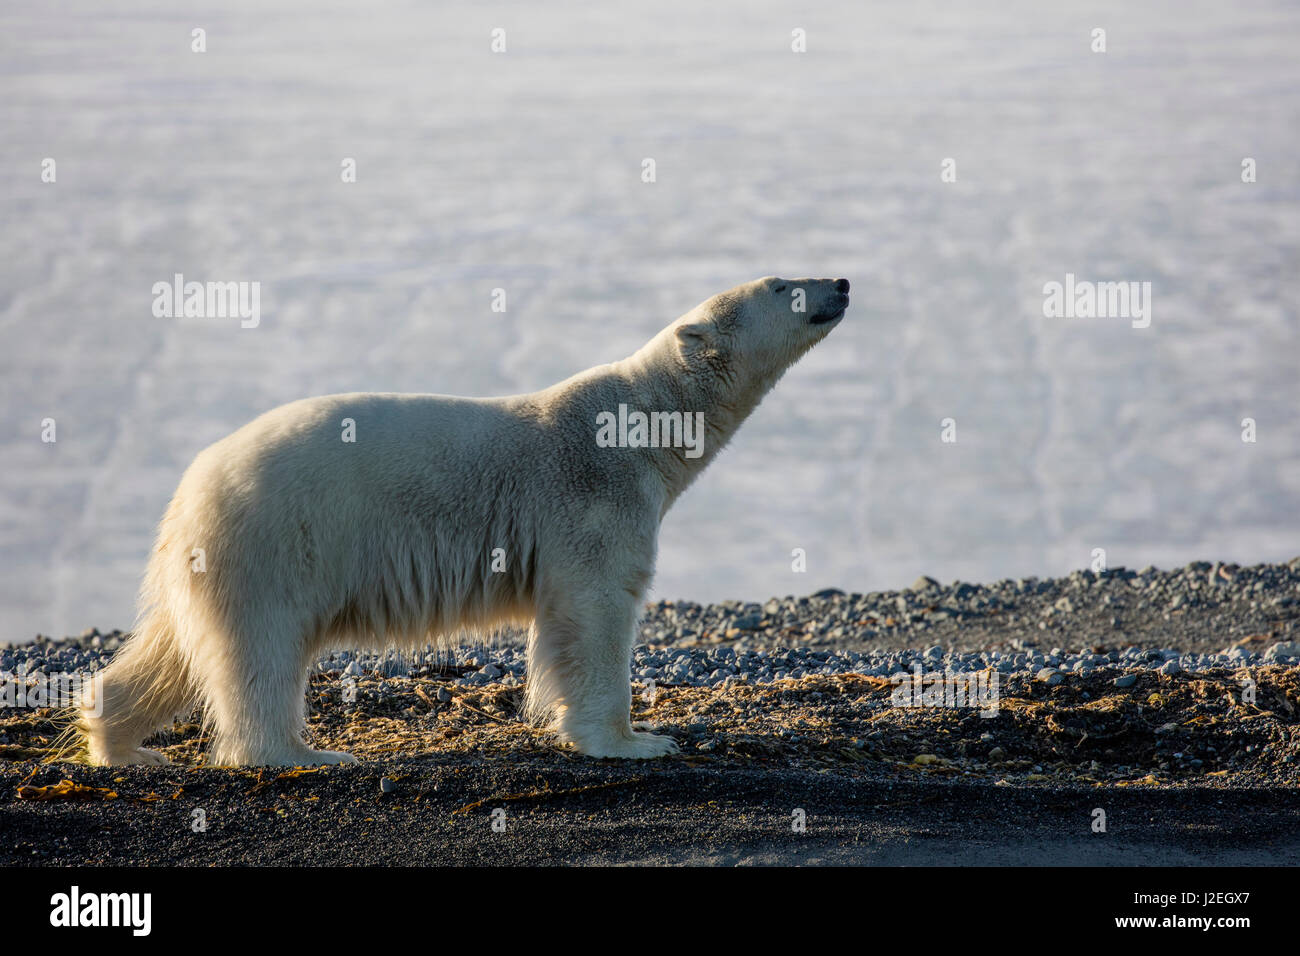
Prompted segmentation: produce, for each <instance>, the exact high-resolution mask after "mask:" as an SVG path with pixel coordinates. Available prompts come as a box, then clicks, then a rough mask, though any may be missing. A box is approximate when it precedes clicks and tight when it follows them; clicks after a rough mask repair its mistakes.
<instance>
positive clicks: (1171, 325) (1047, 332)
mask: <svg viewBox="0 0 1300 956" xmlns="http://www.w3.org/2000/svg"><path fill="white" fill-rule="evenodd" d="M196 27H201V28H203V29H204V30H206V40H207V52H205V53H194V52H192V51H191V31H192V30H193V29H194V28H196ZM1098 27H1100V28H1102V29H1104V30H1105V31H1106V51H1105V52H1104V53H1098V52H1093V50H1092V49H1091V46H1092V43H1093V41H1092V30H1093V29H1094V28H1098ZM494 28H502V29H504V30H505V37H506V51H505V52H504V53H493V52H492V51H491V49H490V44H491V31H492V30H493V29H494ZM796 28H798V29H803V30H805V31H806V37H807V52H805V53H796V52H793V51H792V49H791V43H792V31H793V30H795V29H796ZM1298 47H1300V6H1298V5H1296V4H1295V3H1288V2H1281V0H1240V2H1235V3H1233V4H1230V5H1225V4H1222V3H1217V2H1204V0H1193V2H1143V3H1140V4H1134V3H1130V2H1127V0H1125V2H1112V3H1086V4H1085V3H1077V2H1064V3H1061V2H1057V3H1050V4H1044V3H1038V2H1024V3H1021V2H1000V3H996V4H989V5H979V6H978V7H976V5H973V4H970V3H967V2H964V0H962V2H957V0H954V2H927V0H921V2H913V3H907V4H883V3H881V4H864V3H861V2H844V3H819V4H816V5H805V4H780V3H776V4H774V3H731V2H726V3H723V2H711V3H699V2H696V0H691V2H685V3H679V2H656V3H653V4H618V5H615V4H609V3H600V2H587V3H565V4H527V3H522V2H512V3H438V4H427V3H415V2H407V3H392V4H382V5H374V6H371V5H366V4H358V3H339V2H334V0H326V2H317V3H297V4H260V3H252V2H236V3H224V4H221V5H219V6H211V7H207V8H204V9H202V10H201V12H200V11H196V12H193V13H191V12H187V11H184V10H178V9H177V5H175V4H172V3H164V2H161V0H148V2H139V3H132V4H116V3H100V2H84V3H65V2H48V3H40V4H24V5H19V4H5V5H4V6H3V7H2V8H0V168H2V170H3V188H2V189H0V203H2V204H3V205H2V206H0V209H2V210H3V218H2V222H3V229H2V230H0V244H2V245H0V396H2V397H0V412H2V414H0V456H2V458H3V468H2V469H0V482H2V483H3V492H2V494H0V639H11V640H19V639H25V638H29V637H30V636H32V635H33V634H35V633H36V632H38V631H39V632H42V633H53V634H63V633H74V632H77V631H80V630H82V629H84V628H86V627H89V626H92V625H94V626H98V627H101V628H111V627H127V626H129V624H130V620H131V614H132V604H133V596H134V591H135V587H136V584H137V581H138V578H139V575H140V572H141V569H142V567H143V564H144V561H145V558H146V556H147V553H148V549H149V545H150V541H151V537H152V534H153V528H154V525H155V523H156V521H157V519H158V517H159V516H160V515H161V513H162V510H163V508H164V506H165V504H166V502H167V499H168V497H169V495H170V494H171V492H172V490H173V489H174V487H175V485H176V482H177V480H178V478H179V476H180V474H181V472H182V470H183V469H184V468H185V466H186V465H187V464H188V462H189V461H190V460H191V459H192V458H193V456H194V455H195V453H196V452H198V451H199V450H200V449H201V448H203V447H204V446H206V445H208V444H209V443H211V442H212V441H214V440H216V439H218V438H221V437H222V436H224V435H226V434H228V433H229V432H230V431H232V430H234V429H235V428H237V427H238V426H240V425H242V424H243V423H245V422H246V421H248V420H249V419H251V418H253V417H254V416H256V415H258V414H260V413H261V412H263V411H265V410H267V409H269V408H271V407H273V406H275V405H278V404H280V403H283V402H286V401H289V400H292V399H295V398H300V397H304V396H307V395H317V394H324V393H329V392H341V391H350V390H382V391H426V392H442V393H451V394H465V395H493V394H507V393H515V392H523V391H531V390H533V389H536V388H539V387H542V386H545V385H548V384H551V383H552V382H555V381H558V380H559V379H561V378H564V377H566V376H568V375H570V374H572V373H573V372H576V371H579V370H581V369H584V368H586V367H588V366H591V365H594V364H597V363H601V362H605V361H609V360H612V359H615V358H619V357H621V356H623V355H625V354H627V353H629V352H631V351H632V350H634V349H635V348H636V347H638V346H639V345H640V344H641V343H642V342H643V341H644V340H646V339H647V338H649V337H650V336H651V335H652V334H653V333H654V332H655V331H657V330H658V329H659V328H660V327H662V326H663V325H664V324H666V323H667V322H668V321H670V320H671V319H673V318H674V317H676V316H677V315H679V314H680V313H682V312H684V311H686V310H687V309H688V308H690V307H691V306H692V305H694V304H695V303H697V302H699V301H700V300H702V299H704V298H706V297H708V296H709V295H711V294H713V293H714V292H717V291H720V290H722V289H725V288H728V287H730V286H732V285H735V284H737V283H739V282H742V281H746V280H748V279H751V278H754V277H757V276H761V275H765V274H778V275H786V276H802V275H822V276H846V277H848V278H849V279H851V280H852V283H853V305H852V307H851V309H850V311H849V314H848V316H847V318H846V319H845V321H844V322H843V323H842V324H841V325H840V327H839V328H837V329H836V330H835V331H834V333H833V334H832V335H831V336H830V337H829V338H828V339H827V340H826V341H825V342H824V343H823V344H822V345H821V346H819V347H818V348H817V349H816V350H814V351H813V352H812V353H810V354H809V355H808V356H807V357H806V358H805V359H804V360H803V361H802V362H801V363H800V364H799V365H797V366H796V367H795V368H794V369H792V370H791V371H790V372H789V373H788V374H787V376H786V377H785V378H784V379H783V380H782V382H781V383H780V385H779V386H778V388H777V389H776V390H775V391H774V392H773V394H771V395H770V396H769V397H768V398H767V400H766V401H765V403H764V404H763V405H762V406H761V407H760V408H759V410H758V411H757V413H756V414H755V415H754V417H753V418H752V419H751V420H750V421H749V422H748V423H747V424H746V425H745V427H744V428H743V429H742V430H741V431H740V433H739V434H738V436H737V438H736V439H735V441H734V442H733V444H732V445H731V447H730V448H729V449H728V450H727V451H726V452H725V453H724V454H723V455H722V456H721V457H720V458H719V460H718V461H717V462H716V463H715V464H714V465H713V466H712V467H711V468H710V470H709V471H707V472H705V474H704V475H703V477H702V478H701V479H700V480H699V481H698V482H697V483H696V485H695V486H694V487H692V489H691V490H690V491H689V492H688V493H687V494H686V495H685V496H684V497H683V499H682V500H681V501H680V502H679V503H678V504H677V506H676V507H675V509H674V510H673V511H672V512H671V513H670V514H669V516H668V519H667V521H666V523H665V526H664V530H663V534H662V538H661V553H660V560H659V572H658V578H657V581H656V587H655V591H654V594H653V595H652V596H653V597H655V598H690V599H696V600H716V599H723V598H742V599H750V600H761V599H764V598H766V597H768V596H771V595H782V594H799V593H808V592H811V591H814V590H817V589H819V588H823V587H828V586H838V587H841V588H844V589H846V590H855V591H866V590H876V589H881V588H890V587H899V586H906V585H908V584H909V583H911V581H912V580H913V579H914V578H915V577H916V576H917V575H919V574H922V573H926V574H930V575H933V576H935V577H938V578H941V579H943V580H945V581H946V580H951V579H954V578H962V579H967V580H985V579H992V578H999V577H1007V576H1013V577H1015V576H1027V575H1040V576H1043V575H1048V574H1059V573H1062V572H1067V571H1069V570H1070V569H1073V568H1077V567H1084V566H1087V565H1088V564H1089V562H1090V561H1091V559H1092V552H1093V549H1095V548H1104V549H1105V550H1106V556H1107V561H1108V562H1109V564H1110V565H1112V566H1115V565H1126V566H1129V567H1141V566H1142V565H1145V564H1148V563H1154V564H1157V565H1175V564H1182V563H1185V562H1187V561H1189V560H1193V559H1223V560H1233V561H1238V562H1241V563H1253V562H1257V561H1263V560H1277V559H1286V558H1290V557H1292V556H1294V555H1296V554H1297V553H1300V423H1298V422H1297V415H1298V414H1300V375H1298V372H1297V370H1298V369H1300V278H1298V272H1300V148H1298V147H1300V135H1298V133H1297V131H1298V130H1300V56H1297V54H1296V50H1297V48H1298ZM47 157H48V158H53V159H54V160H55V162H56V167H55V168H56V175H57V180H56V182H54V183H43V182H42V181H41V173H42V162H43V160H44V159H45V158H47ZM345 157H351V158H354V159H355V160H356V164H357V181H356V182H355V183H344V182H342V179H341V175H340V167H341V163H342V161H343V159H344V158H345ZM646 157H650V158H653V159H654V160H655V163H656V176H657V178H656V181H655V182H654V183H643V182H642V181H641V170H642V160H643V159H644V158H646ZM1245 157H1251V158H1253V159H1254V160H1255V161H1256V169H1257V181H1256V182H1254V183H1243V182H1242V176H1241V169H1242V161H1243V158H1245ZM947 158H951V159H952V160H953V161H954V162H955V168H956V174H957V178H956V181H955V182H943V181H941V176H940V173H941V164H942V163H943V161H944V160H945V159H947ZM178 272H179V273H182V274H184V275H185V276H186V278H187V279H193V280H199V281H207V280H214V281H257V282H260V283H261V313H262V315H261V324H260V325H259V326H258V327H257V328H252V329H245V328H241V327H240V323H239V322H238V320H231V319H216V320H213V319H188V320H187V319H169V318H156V317H154V315H153V313H152V302H153V294H152V291H151V290H152V287H153V284H154V283H155V282H159V281H168V280H170V278H171V277H172V276H173V275H174V274H175V273H178ZM1067 272H1069V273H1073V274H1075V275H1076V276H1078V277H1080V278H1083V279H1089V280H1093V281H1109V280H1127V281H1146V282H1150V283H1151V284H1152V303H1151V305H1152V310H1151V325H1150V327H1149V328H1145V329H1135V328H1133V327H1132V324H1131V323H1130V322H1129V321H1128V320H1127V319H1124V318H1098V319H1061V318H1050V319H1049V318H1045V317H1044V316H1043V286H1044V284H1045V283H1047V282H1051V281H1063V280H1064V276H1065V274H1066V273H1067ZM494 288H504V289H505V290H506V292H507V311H506V312H505V313H498V312H493V311H492V310H491V308H490V304H491V296H492V290H493V289H494ZM47 418H52V419H54V420H55V422H56V428H57V432H56V434H57V441H55V442H53V443H49V442H43V441H42V440H41V431H42V424H41V423H42V421H43V420H44V419H47ZM946 418H951V419H953V420H954V421H955V423H956V436H957V441H956V442H943V441H941V422H942V421H943V420H944V419H946ZM1244 418H1251V419H1254V421H1255V422H1256V429H1257V440H1256V441H1255V442H1253V443H1247V442H1243V441H1242V437H1241V436H1242V420H1243V419H1244ZM795 549H803V551H804V552H805V553H806V568H807V569H806V571H805V572H802V573H800V572H796V571H794V570H792V557H791V555H792V552H793V551H794V550H795Z"/></svg>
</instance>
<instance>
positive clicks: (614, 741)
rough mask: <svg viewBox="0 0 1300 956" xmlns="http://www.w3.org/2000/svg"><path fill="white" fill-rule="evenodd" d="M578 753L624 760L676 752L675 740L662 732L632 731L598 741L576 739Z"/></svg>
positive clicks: (649, 757) (646, 758)
mask: <svg viewBox="0 0 1300 956" xmlns="http://www.w3.org/2000/svg"><path fill="white" fill-rule="evenodd" d="M576 746H577V749H578V753H580V754H582V755H583V756H584V757H615V758H621V759H624V760H652V759H654V758H655V757H666V756H668V755H669V754H675V753H677V752H678V751H679V750H680V749H681V748H679V747H678V746H677V741H675V740H673V738H671V737H666V736H664V735H662V734H647V733H641V732H638V731H632V732H631V733H629V734H620V735H619V736H617V737H613V738H609V739H604V740H600V741H578V742H577V744H576Z"/></svg>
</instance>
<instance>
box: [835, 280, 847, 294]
mask: <svg viewBox="0 0 1300 956" xmlns="http://www.w3.org/2000/svg"><path fill="white" fill-rule="evenodd" d="M835 291H836V292H848V291H849V280H848V279H836V280H835Z"/></svg>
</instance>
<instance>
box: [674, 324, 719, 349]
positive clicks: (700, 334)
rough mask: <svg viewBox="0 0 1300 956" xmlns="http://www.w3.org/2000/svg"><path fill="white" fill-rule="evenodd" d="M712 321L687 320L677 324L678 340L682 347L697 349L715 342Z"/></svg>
mask: <svg viewBox="0 0 1300 956" xmlns="http://www.w3.org/2000/svg"><path fill="white" fill-rule="evenodd" d="M714 331H715V330H714V327H713V323H712V322H687V323H686V324H685V325H679V326H677V341H678V342H679V343H680V344H681V346H682V348H688V349H697V348H702V347H707V346H710V345H712V344H713V336H714Z"/></svg>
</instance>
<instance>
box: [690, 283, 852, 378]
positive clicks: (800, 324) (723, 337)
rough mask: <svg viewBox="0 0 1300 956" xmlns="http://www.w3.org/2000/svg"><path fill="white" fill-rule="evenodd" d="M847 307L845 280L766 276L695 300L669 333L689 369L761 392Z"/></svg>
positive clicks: (814, 341)
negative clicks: (702, 300) (672, 336)
mask: <svg viewBox="0 0 1300 956" xmlns="http://www.w3.org/2000/svg"><path fill="white" fill-rule="evenodd" d="M848 306H849V280H848V279H779V278H776V277H775V276H767V277H765V278H762V279H755V280H754V281H753V282H747V283H745V284H744V285H738V286H736V287H735V288H734V289H729V290H728V291H726V292H723V293H721V294H719V295H715V296H714V297H713V298H711V299H709V300H707V301H705V302H702V303H700V304H699V305H698V306H696V307H695V308H694V309H692V310H691V311H690V312H688V313H687V314H686V315H684V316H682V317H681V318H680V319H679V320H678V321H677V322H676V323H675V326H674V332H675V334H676V338H677V342H678V345H679V348H680V350H681V357H682V360H683V362H684V363H685V365H686V367H687V368H688V369H693V370H698V371H700V372H702V373H705V374H713V375H717V376H719V377H721V378H723V379H724V380H726V381H727V382H729V383H730V384H731V386H732V387H734V388H735V389H737V390H739V391H742V392H748V391H751V390H756V391H757V396H761V395H762V393H763V392H766V391H767V389H769V388H771V387H772V385H773V384H774V383H775V382H776V380H777V379H778V378H780V377H781V374H782V373H783V372H784V371H785V370H786V369H787V368H789V367H790V366H791V365H793V364H794V363H795V362H796V361H797V360H798V359H799V357H800V356H802V355H803V354H804V353H805V352H807V351H808V350H809V349H810V348H812V347H813V346H814V345H816V344H817V343H818V342H820V341H821V340H822V339H824V338H825V337H826V334H827V333H828V332H830V330H831V329H833V328H835V326H837V325H839V323H840V320H841V319H842V318H844V311H845V309H847V308H848ZM728 390H730V389H728ZM736 397H740V396H739V395H737V396H736Z"/></svg>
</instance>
